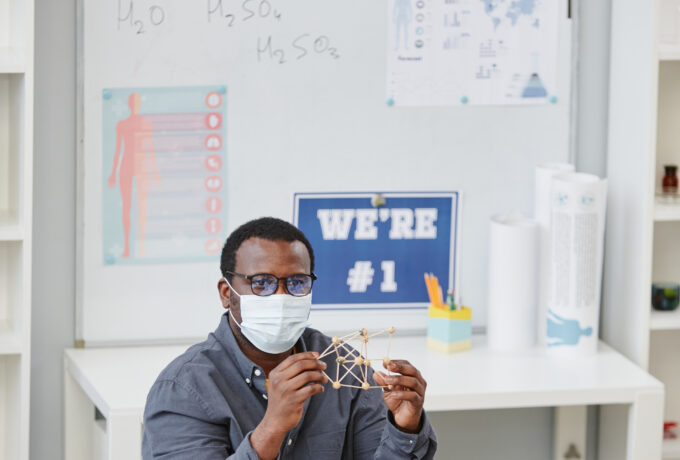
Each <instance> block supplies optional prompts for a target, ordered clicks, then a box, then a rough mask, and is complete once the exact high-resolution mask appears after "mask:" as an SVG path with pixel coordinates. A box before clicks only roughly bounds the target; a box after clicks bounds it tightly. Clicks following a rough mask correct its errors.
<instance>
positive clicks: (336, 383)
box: [333, 382, 341, 390]
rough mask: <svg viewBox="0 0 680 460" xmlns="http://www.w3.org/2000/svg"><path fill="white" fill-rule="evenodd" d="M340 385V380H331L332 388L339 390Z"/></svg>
mask: <svg viewBox="0 0 680 460" xmlns="http://www.w3.org/2000/svg"><path fill="white" fill-rule="evenodd" d="M340 387H341V385H340V382H333V389H335V390H339V389H340Z"/></svg>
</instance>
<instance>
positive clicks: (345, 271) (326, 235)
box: [293, 192, 460, 309]
mask: <svg viewBox="0 0 680 460" xmlns="http://www.w3.org/2000/svg"><path fill="white" fill-rule="evenodd" d="M294 200H295V208H294V214H293V223H294V224H295V225H296V226H297V227H298V228H299V229H300V230H302V231H303V232H304V234H305V236H307V238H308V239H309V242H310V243H311V245H312V247H313V248H314V256H315V267H314V273H315V274H316V275H317V280H316V281H315V283H314V294H313V296H314V308H317V309H348V308H349V309H378V308H390V309H395V308H397V309H398V308H426V307H427V306H428V304H429V300H428V295H427V289H426V287H425V281H424V275H425V273H433V274H434V275H435V276H437V277H438V278H439V283H440V285H441V286H442V287H443V289H444V290H448V289H455V284H456V279H457V278H456V274H457V269H456V266H457V263H456V260H457V258H458V250H457V247H458V231H457V230H458V225H459V219H458V215H459V210H460V196H459V193H458V192H396V193H377V192H375V193H370V192H369V193H296V194H295V198H294ZM445 294H446V291H444V295H445Z"/></svg>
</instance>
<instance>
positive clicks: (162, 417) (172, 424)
mask: <svg viewBox="0 0 680 460" xmlns="http://www.w3.org/2000/svg"><path fill="white" fill-rule="evenodd" d="M250 435H251V433H248V434H247V435H246V436H245V438H244V439H243V441H242V442H241V444H240V445H239V446H237V447H236V449H234V448H233V446H232V445H231V443H230V442H229V432H228V426H227V425H226V424H224V423H218V421H217V420H216V419H215V417H214V414H213V413H212V410H211V408H210V406H208V405H207V404H206V403H205V402H204V401H203V400H202V399H201V398H200V396H199V395H198V394H197V393H196V392H195V391H194V390H193V389H191V388H190V387H185V386H184V385H182V384H180V383H177V382H175V381H172V380H160V381H158V382H156V383H155V384H154V386H153V387H152V388H151V391H150V392H149V396H148V398H147V402H146V409H145V411H144V438H143V441H142V457H143V458H144V460H152V459H153V460H160V459H162V460H180V459H182V460H184V459H187V458H191V459H192V460H224V459H225V458H228V460H259V458H258V456H257V454H256V453H255V450H253V447H252V446H251V444H250Z"/></svg>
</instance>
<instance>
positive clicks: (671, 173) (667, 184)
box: [661, 165, 678, 195]
mask: <svg viewBox="0 0 680 460" xmlns="http://www.w3.org/2000/svg"><path fill="white" fill-rule="evenodd" d="M663 168H664V170H665V175H664V176H663V182H662V183H661V188H662V190H663V193H664V194H666V193H667V194H673V195H674V194H677V193H678V166H677V165H664V167H663Z"/></svg>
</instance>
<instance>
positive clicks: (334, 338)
mask: <svg viewBox="0 0 680 460" xmlns="http://www.w3.org/2000/svg"><path fill="white" fill-rule="evenodd" d="M333 343H334V344H335V345H337V344H339V343H340V338H339V337H337V336H336V337H333Z"/></svg>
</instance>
